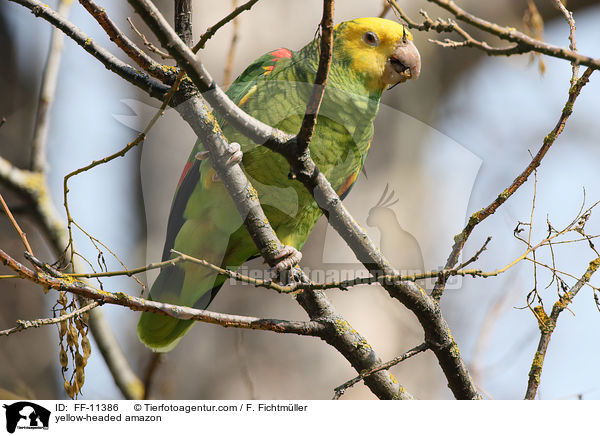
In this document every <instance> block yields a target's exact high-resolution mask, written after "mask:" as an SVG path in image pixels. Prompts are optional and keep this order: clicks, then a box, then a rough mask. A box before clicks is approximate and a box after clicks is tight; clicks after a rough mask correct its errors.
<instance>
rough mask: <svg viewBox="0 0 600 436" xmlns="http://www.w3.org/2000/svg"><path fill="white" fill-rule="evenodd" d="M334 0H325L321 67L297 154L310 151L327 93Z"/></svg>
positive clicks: (298, 138)
mask: <svg viewBox="0 0 600 436" xmlns="http://www.w3.org/2000/svg"><path fill="white" fill-rule="evenodd" d="M333 6H334V2H333V0H323V18H322V19H321V24H320V28H321V45H320V55H319V67H318V68H317V73H316V75H315V83H314V85H313V89H312V93H311V96H310V100H308V103H307V104H306V110H305V111H304V118H303V119H302V125H301V126H300V131H299V132H298V136H297V139H296V144H297V145H296V146H297V147H298V151H297V154H298V155H300V156H301V155H304V154H306V153H308V152H309V151H308V146H309V145H310V141H311V139H312V135H313V133H314V131H315V126H316V125H317V116H318V115H319V109H320V107H321V101H322V100H323V95H325V86H326V84H327V77H328V76H329V67H330V66H331V55H332V54H333Z"/></svg>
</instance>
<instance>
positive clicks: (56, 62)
mask: <svg viewBox="0 0 600 436" xmlns="http://www.w3.org/2000/svg"><path fill="white" fill-rule="evenodd" d="M71 3H72V0H60V2H59V3H58V10H57V13H58V14H59V15H61V16H63V17H65V18H66V17H68V16H69V10H70V9H71ZM63 40H64V35H63V33H62V32H61V31H60V30H58V29H57V28H56V27H54V28H53V29H52V37H51V38H50V48H49V49H48V57H47V58H46V66H45V68H44V74H43V78H42V86H41V89H40V97H39V100H38V107H37V113H36V118H35V128H34V131H33V139H32V141H31V163H30V165H29V168H30V169H31V170H33V171H37V172H44V171H45V169H46V138H47V136H48V128H49V125H50V117H49V115H50V109H51V107H52V101H53V100H54V94H55V93H56V83H57V82H58V70H59V66H60V58H61V55H62V48H63Z"/></svg>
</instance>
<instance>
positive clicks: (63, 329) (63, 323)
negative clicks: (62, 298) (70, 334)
mask: <svg viewBox="0 0 600 436" xmlns="http://www.w3.org/2000/svg"><path fill="white" fill-rule="evenodd" d="M66 314H67V311H66V310H65V309H62V310H61V311H60V316H65V315H66ZM67 326H68V324H67V320H63V321H61V322H60V327H59V330H58V334H59V336H60V338H61V339H62V338H64V337H65V335H66V334H67Z"/></svg>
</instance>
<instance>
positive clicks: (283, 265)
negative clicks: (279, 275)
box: [274, 245, 302, 271]
mask: <svg viewBox="0 0 600 436" xmlns="http://www.w3.org/2000/svg"><path fill="white" fill-rule="evenodd" d="M274 259H275V260H278V261H279V262H277V263H276V264H275V269H276V270H277V271H285V270H288V269H290V268H291V267H292V266H294V265H296V264H298V263H300V260H301V259H302V253H300V252H299V251H298V250H296V249H295V248H294V247H292V246H290V245H284V246H283V248H282V250H281V251H280V252H279V254H277V256H275V258H274ZM280 259H281V260H280Z"/></svg>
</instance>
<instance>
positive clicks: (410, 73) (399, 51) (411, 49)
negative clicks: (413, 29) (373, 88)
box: [382, 38, 421, 86]
mask: <svg viewBox="0 0 600 436" xmlns="http://www.w3.org/2000/svg"><path fill="white" fill-rule="evenodd" d="M419 74H421V55H420V54H419V51H418V50H417V47H415V45H414V44H413V43H412V41H410V40H408V39H405V38H403V39H402V40H401V41H400V42H399V43H398V45H397V46H396V49H395V50H394V53H392V55H391V56H390V57H389V58H388V60H387V62H386V63H385V68H384V70H383V78H382V79H383V82H384V83H386V84H388V85H390V86H394V85H397V84H398V83H402V82H406V81H407V80H408V79H417V78H418V77H419Z"/></svg>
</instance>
